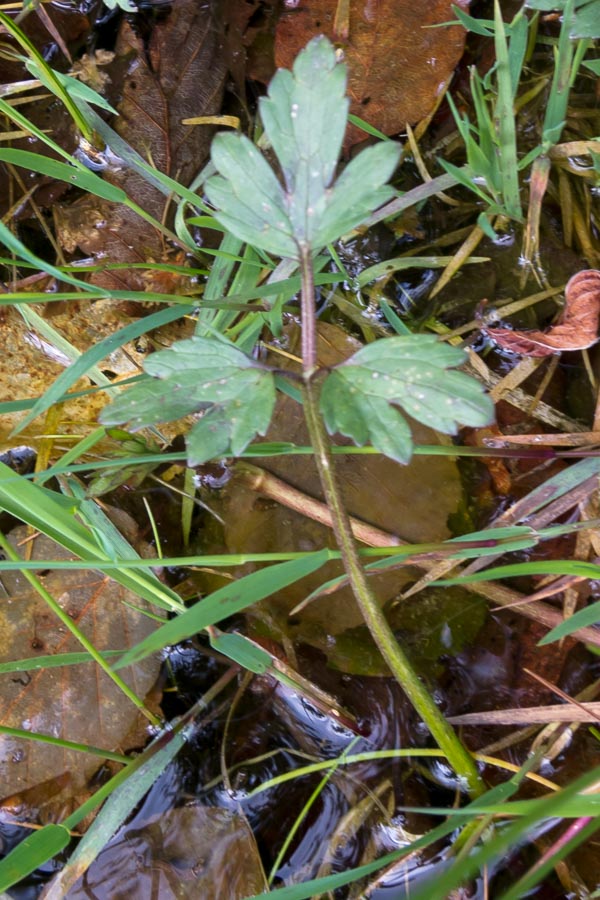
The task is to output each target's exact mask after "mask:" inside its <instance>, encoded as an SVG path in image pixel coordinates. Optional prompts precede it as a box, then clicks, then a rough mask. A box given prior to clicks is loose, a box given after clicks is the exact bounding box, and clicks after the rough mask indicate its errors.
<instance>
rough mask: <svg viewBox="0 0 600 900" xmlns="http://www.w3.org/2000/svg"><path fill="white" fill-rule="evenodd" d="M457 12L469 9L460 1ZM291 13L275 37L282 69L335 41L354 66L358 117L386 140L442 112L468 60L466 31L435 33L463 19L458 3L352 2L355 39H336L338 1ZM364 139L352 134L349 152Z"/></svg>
mask: <svg viewBox="0 0 600 900" xmlns="http://www.w3.org/2000/svg"><path fill="white" fill-rule="evenodd" d="M457 5H458V6H460V7H462V8H463V9H466V8H467V7H468V5H469V3H468V0H457ZM288 6H289V7H290V8H289V9H288V10H287V12H284V14H283V15H282V16H281V19H280V20H279V22H278V24H277V29H276V33H275V62H276V64H277V65H278V66H281V67H282V68H286V69H288V68H291V65H292V63H293V60H294V58H295V57H296V55H297V54H298V52H299V51H300V50H301V49H302V48H303V47H304V46H305V45H306V43H307V42H308V41H309V40H310V39H311V38H312V37H314V36H315V35H317V34H325V35H327V37H329V38H331V39H332V40H334V41H335V42H336V45H337V46H338V47H340V48H341V49H342V50H343V53H344V59H345V61H346V63H347V64H348V76H349V77H348V92H349V94H350V98H351V106H350V112H352V113H354V115H357V116H360V117H361V118H362V119H366V120H367V121H368V122H369V123H370V124H371V125H373V126H375V127H376V128H379V129H380V131H383V132H384V133H385V134H396V133H397V132H399V131H402V130H403V129H404V128H405V127H406V124H407V122H408V123H409V124H411V125H413V124H414V123H415V122H418V121H419V120H420V119H422V118H424V117H425V116H427V115H428V114H429V113H430V112H431V111H432V110H433V109H434V107H435V104H436V102H437V99H438V97H439V96H440V93H441V92H442V91H443V90H444V88H445V86H446V84H447V82H448V80H449V79H450V77H451V75H452V72H453V71H454V67H455V66H456V64H457V62H458V60H459V59H460V57H461V55H462V52H463V47H464V43H465V32H464V30H463V29H462V28H460V27H456V26H448V27H445V28H433V27H431V26H433V25H439V24H440V23H442V22H449V21H452V20H453V19H455V16H454V14H453V12H452V0H429V2H427V3H415V0H377V2H368V3H365V2H364V0H351V2H350V10H349V28H348V38H347V39H342V35H341V34H340V33H339V30H338V33H337V34H336V33H335V31H336V6H337V4H336V3H335V2H334V0H306V2H303V3H302V4H301V5H300V6H297V5H295V4H294V8H292V7H291V4H289V5H288ZM337 24H338V26H339V22H338V23H337ZM364 139H365V134H364V132H363V131H361V130H360V129H358V128H355V127H354V126H349V128H348V131H347V133H346V146H347V147H349V146H351V145H352V144H354V143H357V142H358V141H362V140H364Z"/></svg>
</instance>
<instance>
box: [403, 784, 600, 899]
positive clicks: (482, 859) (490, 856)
mask: <svg viewBox="0 0 600 900" xmlns="http://www.w3.org/2000/svg"><path fill="white" fill-rule="evenodd" d="M599 776H600V770H599V769H594V770H593V771H591V772H587V773H586V774H585V775H583V776H582V777H581V778H578V779H577V780H576V781H574V782H573V783H572V784H570V785H569V786H568V787H566V788H563V789H562V790H560V791H557V792H556V793H554V794H551V795H546V796H545V797H542V798H541V799H539V800H531V801H528V803H529V808H530V811H529V813H527V814H525V815H523V816H522V817H520V818H519V819H518V820H517V821H516V822H515V823H514V824H512V825H510V826H508V827H507V828H504V829H502V830H500V829H496V830H495V832H494V834H493V835H492V836H491V837H490V838H489V840H486V841H485V842H482V843H481V844H480V845H479V846H478V847H477V848H476V849H475V850H474V851H472V852H471V853H470V854H468V855H463V856H462V857H461V858H459V859H456V860H454V861H453V864H452V866H451V867H449V868H448V869H447V870H446V871H445V872H444V871H441V872H437V873H436V877H435V882H433V881H432V880H431V879H428V880H427V881H426V883H425V884H421V885H419V886H418V887H416V888H415V890H414V893H413V892H411V900H446V898H447V897H450V896H452V892H453V891H454V889H455V888H457V887H458V886H459V885H461V884H464V883H465V882H466V881H467V880H468V879H469V878H471V877H475V876H477V875H478V874H479V873H480V872H482V871H483V868H484V866H485V865H487V864H490V863H492V862H493V861H495V860H500V859H502V857H503V856H504V855H505V854H506V853H508V852H509V851H510V850H511V849H513V848H514V847H517V846H519V845H520V844H521V843H522V842H523V841H524V840H525V841H527V840H528V839H530V836H531V835H533V834H535V829H536V827H539V824H540V822H542V821H549V820H551V819H554V818H557V819H558V818H561V817H562V816H564V815H565V814H567V810H568V809H570V808H572V804H573V801H575V802H576V801H577V798H578V795H579V794H580V793H581V792H583V791H584V790H585V789H586V788H589V787H591V786H592V785H593V784H594V783H596V782H597V781H598V778H599ZM594 799H595V800H596V805H597V806H598V808H599V809H600V798H598V796H597V795H596V798H594Z"/></svg>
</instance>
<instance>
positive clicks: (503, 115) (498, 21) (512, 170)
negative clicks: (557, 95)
mask: <svg viewBox="0 0 600 900" xmlns="http://www.w3.org/2000/svg"><path fill="white" fill-rule="evenodd" d="M494 46H495V50H496V78H497V85H498V88H497V89H498V97H497V100H496V106H495V110H494V119H495V124H496V129H497V133H498V138H499V148H498V149H499V153H500V170H501V176H502V196H503V199H504V204H505V206H506V211H507V213H508V215H509V216H511V217H512V218H514V219H521V217H522V210H521V198H520V196H519V176H518V167H517V136H516V130H515V115H514V96H515V92H516V87H517V86H516V84H515V85H513V83H512V80H511V67H510V62H509V54H508V44H507V39H506V32H505V30H504V22H503V20H502V13H501V11H500V4H499V2H498V0H494ZM517 83H518V82H517Z"/></svg>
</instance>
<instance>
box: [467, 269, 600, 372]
mask: <svg viewBox="0 0 600 900" xmlns="http://www.w3.org/2000/svg"><path fill="white" fill-rule="evenodd" d="M599 318H600V271H598V270H597V269H584V270H583V271H582V272H577V274H576V275H573V277H572V278H571V279H570V281H569V282H568V284H567V286H566V288H565V306H564V310H563V313H562V316H561V320H560V322H559V323H558V324H557V325H554V326H552V328H549V329H548V331H511V330H509V329H508V328H488V327H487V326H486V327H484V328H482V331H484V332H485V333H486V334H487V335H488V337H490V338H491V339H492V340H493V341H494V342H495V343H496V344H497V345H498V347H501V348H502V349H503V350H510V351H511V352H512V353H517V354H519V355H521V356H551V355H552V354H553V353H560V352H561V351H562V350H584V349H585V348H586V347H591V346H592V344H595V343H596V341H597V340H598V319H599Z"/></svg>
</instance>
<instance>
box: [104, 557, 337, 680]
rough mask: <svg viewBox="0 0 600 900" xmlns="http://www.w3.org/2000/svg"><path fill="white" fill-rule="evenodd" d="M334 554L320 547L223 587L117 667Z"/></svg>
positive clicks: (253, 600) (180, 637) (258, 597)
mask: <svg viewBox="0 0 600 900" xmlns="http://www.w3.org/2000/svg"><path fill="white" fill-rule="evenodd" d="M330 558H331V556H330V552H329V551H328V550H319V551H317V552H316V553H311V554H309V555H308V556H305V557H304V558H303V559H294V560H291V561H290V562H284V563H279V564H276V565H274V566H269V567H268V568H266V569H260V570H259V571H258V572H252V573H251V574H250V575H246V576H245V577H244V578H240V579H239V580H237V581H234V582H232V583H231V584H228V585H226V586H225V587H223V588H220V589H219V590H218V591H215V592H214V593H213V594H210V595H209V596H208V597H205V598H204V599H203V600H200V601H199V602H198V603H196V604H195V605H194V606H192V607H191V609H188V610H187V611H186V612H184V613H182V614H181V615H180V616H177V617H176V618H175V619H171V621H170V622H167V623H166V625H163V626H162V627H161V628H159V629H158V630H157V631H155V632H154V633H153V634H151V635H149V636H148V637H147V638H145V639H144V640H143V641H140V643H139V644H137V645H136V646H135V647H132V648H131V650H128V651H127V653H126V654H125V655H124V656H123V657H122V659H120V660H119V662H118V664H117V668H122V667H123V666H130V665H132V664H133V663H135V662H139V660H141V659H145V657H146V656H149V655H150V654H151V653H154V652H156V651H157V650H160V649H162V648H163V647H165V646H166V645H167V644H176V643H177V642H178V641H181V640H183V639H184V638H187V637H190V635H193V634H196V632H198V631H201V630H202V629H203V628H206V627H208V626H209V625H215V624H216V623H217V622H220V621H221V620H222V619H225V618H227V617H228V616H232V615H234V613H237V612H241V611H242V610H243V609H247V608H248V607H249V606H252V604H253V603H256V602H258V601H259V600H262V599H263V598H264V597H268V596H269V595H270V594H274V593H275V592H276V591H279V590H282V588H284V587H286V586H287V585H288V584H292V583H293V582H294V581H298V579H300V578H303V577H304V576H305V575H309V574H310V573H311V572H316V571H317V569H320V568H321V566H322V565H324V564H325V563H326V562H327V560H328V559H330Z"/></svg>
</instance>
